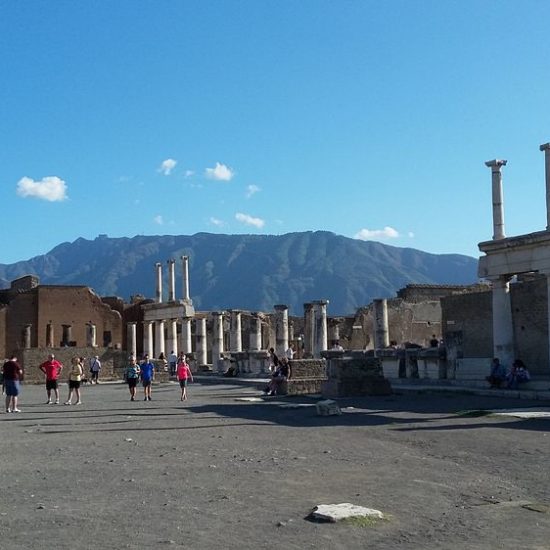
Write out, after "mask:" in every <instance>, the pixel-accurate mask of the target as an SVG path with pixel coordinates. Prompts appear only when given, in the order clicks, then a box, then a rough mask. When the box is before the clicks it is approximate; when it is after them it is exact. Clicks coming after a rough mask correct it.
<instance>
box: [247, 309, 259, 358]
mask: <svg viewBox="0 0 550 550" xmlns="http://www.w3.org/2000/svg"><path fill="white" fill-rule="evenodd" d="M248 349H249V350H250V351H259V350H261V349H262V319H261V317H260V315H259V314H258V313H253V314H252V317H251V318H250V343H249V345H248Z"/></svg>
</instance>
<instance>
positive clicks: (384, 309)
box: [373, 298, 390, 349]
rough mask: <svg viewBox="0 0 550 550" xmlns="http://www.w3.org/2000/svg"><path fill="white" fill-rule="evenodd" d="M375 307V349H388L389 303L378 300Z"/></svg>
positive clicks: (374, 301) (374, 302) (375, 301)
mask: <svg viewBox="0 0 550 550" xmlns="http://www.w3.org/2000/svg"><path fill="white" fill-rule="evenodd" d="M373 305H374V349H380V348H387V347H388V346H389V345H390V331H389V327H388V302H387V300H384V299H381V298H378V299H376V300H373Z"/></svg>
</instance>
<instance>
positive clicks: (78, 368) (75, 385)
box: [65, 355, 83, 405]
mask: <svg viewBox="0 0 550 550" xmlns="http://www.w3.org/2000/svg"><path fill="white" fill-rule="evenodd" d="M82 373H83V369H82V363H81V361H80V357H78V356H76V355H75V356H74V357H73V358H72V359H71V370H70V372H69V397H67V401H65V405H72V398H73V393H74V394H75V395H76V403H75V405H82V401H81V400H80V382H81V381H82Z"/></svg>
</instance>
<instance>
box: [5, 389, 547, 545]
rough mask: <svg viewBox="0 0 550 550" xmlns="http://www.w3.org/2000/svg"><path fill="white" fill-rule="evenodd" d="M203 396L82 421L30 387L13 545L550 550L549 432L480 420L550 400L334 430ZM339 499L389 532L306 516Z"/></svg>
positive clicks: (86, 394)
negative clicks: (372, 513)
mask: <svg viewBox="0 0 550 550" xmlns="http://www.w3.org/2000/svg"><path fill="white" fill-rule="evenodd" d="M61 392H62V395H61V397H62V401H63V400H64V399H65V397H66V393H67V390H66V387H63V388H62V390H61ZM189 393H190V399H189V400H188V401H187V402H184V403H182V402H180V400H179V387H178V386H176V385H175V384H164V385H161V386H155V387H154V390H153V400H152V401H151V402H143V401H142V400H141V399H140V400H138V401H136V402H130V401H129V394H128V390H127V388H126V386H125V385H123V384H100V385H98V386H92V387H90V386H86V387H84V388H83V401H84V404H83V405H82V406H78V407H76V406H71V407H69V406H63V405H57V406H56V405H45V404H44V402H45V390H44V388H43V387H41V386H24V388H23V393H22V398H21V402H20V408H21V409H22V412H21V413H20V414H2V415H1V416H0V434H1V437H2V445H1V447H0V449H1V451H0V458H1V464H2V468H1V470H0V481H1V487H2V497H3V498H2V499H1V501H0V515H1V517H0V547H1V548H2V549H3V550H11V549H34V548H56V549H71V550H74V549H75V548H103V549H111V548H112V549H115V548H117V549H118V548H135V549H138V548H140V549H141V548H157V547H159V548H162V547H165V546H166V547H168V548H188V549H215V548H228V549H233V548H235V549H237V548H239V549H249V548H250V549H259V548H266V549H269V548H285V549H308V548H311V549H313V548H315V549H319V548H320V549H325V548H326V549H355V548H372V549H381V550H382V549H393V548H407V549H425V548H430V549H437V548H441V549H469V550H471V549H483V550H487V549H492V548H495V549H496V548H498V549H514V550H519V549H529V550H533V549H548V548H550V496H549V492H548V479H549V470H550V460H549V457H550V435H549V434H550V419H549V418H548V417H541V418H527V419H525V418H517V417H509V416H496V415H487V414H485V413H484V412H482V411H483V410H495V409H511V408H519V409H522V410H531V409H536V410H539V409H542V408H544V407H549V406H550V403H548V402H541V401H537V402H530V401H526V400H521V401H520V400H513V399H505V398H495V397H486V396H473V395H461V394H454V395H441V394H429V393H424V394H419V395H411V394H406V395H394V396H391V397H379V398H360V399H346V400H341V401H340V402H339V403H340V406H341V407H342V408H343V414H342V415H341V416H330V417H320V416H317V415H316V413H315V407H314V406H303V407H300V408H289V407H286V408H285V407H281V405H288V404H292V405H297V404H301V405H313V404H314V403H315V400H313V399H308V398H299V397H295V398H266V399H262V400H260V401H255V400H252V401H247V400H246V399H247V398H251V397H259V392H258V391H257V389H256V388H254V387H250V386H247V385H242V384H238V383H231V382H227V381H218V383H214V381H213V380H202V381H201V382H199V383H196V384H194V385H192V386H191V387H190V390H189ZM467 411H470V412H467ZM471 411H474V412H471ZM476 411H477V412H476ZM342 502H350V503H353V504H356V505H360V506H367V507H371V508H376V509H378V510H380V511H382V512H383V513H384V514H385V515H386V516H387V518H388V519H386V520H384V521H379V522H377V523H374V524H365V523H364V522H345V523H337V524H327V523H316V522H312V521H310V520H309V519H308V517H307V516H308V515H309V513H310V512H311V510H312V508H313V507H314V506H316V505H318V504H331V503H334V504H336V503H342Z"/></svg>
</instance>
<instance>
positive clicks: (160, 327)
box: [154, 319, 166, 359]
mask: <svg viewBox="0 0 550 550" xmlns="http://www.w3.org/2000/svg"><path fill="white" fill-rule="evenodd" d="M164 323H165V321H164V319H162V320H159V321H155V355H154V356H155V358H156V359H158V358H159V356H160V354H161V353H164V355H165V356H166V346H165V343H164Z"/></svg>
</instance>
